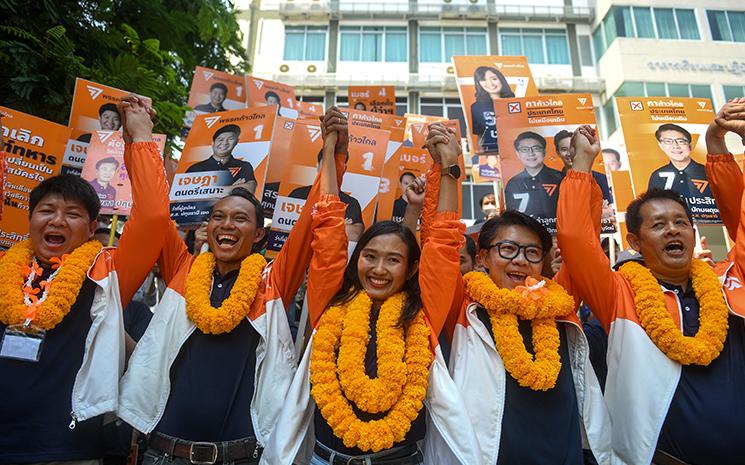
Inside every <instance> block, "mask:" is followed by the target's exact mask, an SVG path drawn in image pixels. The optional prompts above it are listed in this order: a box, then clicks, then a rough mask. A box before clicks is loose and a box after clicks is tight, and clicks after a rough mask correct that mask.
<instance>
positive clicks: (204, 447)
mask: <svg viewBox="0 0 745 465" xmlns="http://www.w3.org/2000/svg"><path fill="white" fill-rule="evenodd" d="M208 448H209V449H208ZM208 450H209V452H210V455H211V458H210V459H209V460H204V457H202V456H201V454H202V453H207V452H208ZM189 461H190V462H191V463H193V464H194V465H214V463H215V462H217V444H215V443H212V442H192V443H191V445H190V446H189Z"/></svg>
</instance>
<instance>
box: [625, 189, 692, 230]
mask: <svg viewBox="0 0 745 465" xmlns="http://www.w3.org/2000/svg"><path fill="white" fill-rule="evenodd" d="M652 200H672V201H673V202H675V203H677V204H678V205H680V206H681V207H683V209H684V210H685V212H686V216H687V217H688V221H690V223H691V225H692V224H693V214H692V213H691V209H690V208H688V204H687V203H686V201H685V200H683V197H681V196H680V194H678V193H677V192H675V191H673V190H670V189H650V190H648V191H647V192H645V193H643V194H642V195H640V196H639V197H637V198H636V199H635V200H633V201H632V202H631V203H630V204H629V206H628V207H627V208H626V229H628V231H629V232H630V233H634V234H636V235H638V234H639V231H640V230H641V227H642V222H643V219H642V213H641V211H642V207H643V206H644V204H645V203H647V202H651V201H652Z"/></svg>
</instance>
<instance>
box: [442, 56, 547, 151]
mask: <svg viewBox="0 0 745 465" xmlns="http://www.w3.org/2000/svg"><path fill="white" fill-rule="evenodd" d="M453 67H454V68H455V79H456V85H457V87H458V94H459V95H460V102H461V105H462V107H463V114H464V115H465V117H466V126H467V128H468V144H469V146H470V148H471V153H472V154H473V155H482V154H485V153H499V143H498V137H497V133H498V130H497V121H496V115H495V112H494V102H496V101H498V100H500V99H505V98H514V97H532V96H536V95H538V87H536V84H535V81H534V80H533V75H532V74H531V72H530V67H529V66H528V59H527V57H524V56H454V57H453ZM474 161H475V160H474Z"/></svg>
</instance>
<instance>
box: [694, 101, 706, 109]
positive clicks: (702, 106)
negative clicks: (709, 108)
mask: <svg viewBox="0 0 745 465" xmlns="http://www.w3.org/2000/svg"><path fill="white" fill-rule="evenodd" d="M696 103H698V106H699V108H705V107H706V102H696Z"/></svg>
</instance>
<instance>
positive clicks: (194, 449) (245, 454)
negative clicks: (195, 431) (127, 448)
mask: <svg viewBox="0 0 745 465" xmlns="http://www.w3.org/2000/svg"><path fill="white" fill-rule="evenodd" d="M148 445H149V446H150V447H152V448H153V449H155V450H157V451H160V452H165V453H166V454H167V455H170V456H171V457H178V458H182V459H186V460H188V461H190V462H191V463H193V464H195V465H212V464H214V463H218V462H234V461H236V460H243V459H255V458H258V457H259V455H260V454H261V450H262V448H261V446H259V444H258V443H257V442H256V439H255V438H246V439H237V440H235V441H225V442H192V441H186V440H183V439H179V438H173V437H170V436H166V435H164V434H160V433H158V432H154V433H152V434H151V435H150V440H149V441H148Z"/></svg>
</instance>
